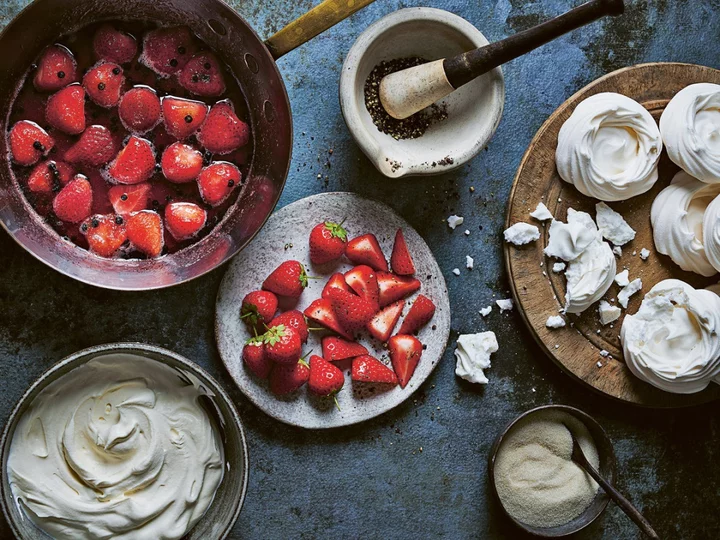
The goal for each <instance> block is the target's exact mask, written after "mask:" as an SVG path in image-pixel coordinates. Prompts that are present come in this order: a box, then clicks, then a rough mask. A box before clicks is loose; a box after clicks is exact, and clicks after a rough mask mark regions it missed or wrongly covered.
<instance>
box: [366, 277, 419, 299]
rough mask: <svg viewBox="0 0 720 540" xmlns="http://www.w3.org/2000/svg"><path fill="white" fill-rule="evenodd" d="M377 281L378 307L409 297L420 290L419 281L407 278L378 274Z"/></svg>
mask: <svg viewBox="0 0 720 540" xmlns="http://www.w3.org/2000/svg"><path fill="white" fill-rule="evenodd" d="M377 280H378V287H379V288H380V307H385V306H387V305H388V304H392V303H393V302H396V301H397V300H400V299H401V298H405V297H407V296H410V295H411V294H412V293H414V292H415V291H417V290H418V289H419V288H420V281H419V280H417V279H415V278H413V277H408V276H396V275H395V274H391V273H389V272H378V273H377Z"/></svg>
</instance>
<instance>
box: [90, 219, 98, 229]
mask: <svg viewBox="0 0 720 540" xmlns="http://www.w3.org/2000/svg"><path fill="white" fill-rule="evenodd" d="M90 225H92V226H93V229H94V228H95V227H99V226H100V222H99V221H98V220H97V219H96V218H93V219H92V221H91V222H90Z"/></svg>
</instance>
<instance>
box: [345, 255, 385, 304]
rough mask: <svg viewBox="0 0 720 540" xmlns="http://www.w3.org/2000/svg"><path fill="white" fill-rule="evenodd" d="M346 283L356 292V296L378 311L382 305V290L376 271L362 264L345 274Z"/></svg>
mask: <svg viewBox="0 0 720 540" xmlns="http://www.w3.org/2000/svg"><path fill="white" fill-rule="evenodd" d="M345 281H346V283H347V284H348V285H349V286H350V288H351V289H352V290H353V291H355V294H357V295H358V296H359V297H360V298H364V299H365V300H367V301H368V302H370V304H371V305H372V306H373V309H374V310H375V311H377V309H378V307H379V305H380V303H379V301H380V288H379V287H378V281H377V275H376V274H375V270H373V269H372V268H370V267H369V266H367V265H365V264H361V265H360V266H356V267H355V268H353V269H352V270H350V271H349V272H346V273H345Z"/></svg>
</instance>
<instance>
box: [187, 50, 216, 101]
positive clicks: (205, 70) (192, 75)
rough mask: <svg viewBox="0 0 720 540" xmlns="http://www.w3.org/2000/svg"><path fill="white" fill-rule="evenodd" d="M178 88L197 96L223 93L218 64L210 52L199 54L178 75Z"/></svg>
mask: <svg viewBox="0 0 720 540" xmlns="http://www.w3.org/2000/svg"><path fill="white" fill-rule="evenodd" d="M178 81H179V82H180V86H182V87H183V88H185V89H186V90H189V91H190V92H192V93H193V94H197V95H198V96H219V95H220V94H222V93H223V92H224V91H225V78H224V77H223V74H222V69H221V68H220V63H219V62H218V59H217V58H216V57H215V55H214V54H213V53H211V52H199V53H197V54H196V55H195V56H193V57H192V58H191V59H190V61H189V62H188V63H187V64H185V67H184V68H183V70H182V72H181V73H180V75H178Z"/></svg>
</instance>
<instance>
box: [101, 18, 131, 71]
mask: <svg viewBox="0 0 720 540" xmlns="http://www.w3.org/2000/svg"><path fill="white" fill-rule="evenodd" d="M137 48H138V46H137V41H135V38H134V37H132V36H131V35H130V34H126V33H125V32H121V31H120V30H117V29H115V28H113V27H112V26H111V25H109V24H103V25H102V26H101V27H100V28H98V29H97V31H96V32H95V37H93V51H95V58H97V59H98V60H107V61H108V62H115V63H117V64H126V63H128V62H130V61H131V60H132V59H133V58H135V55H136V54H137Z"/></svg>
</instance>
